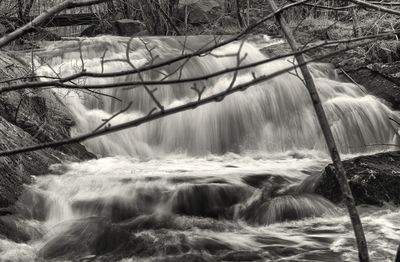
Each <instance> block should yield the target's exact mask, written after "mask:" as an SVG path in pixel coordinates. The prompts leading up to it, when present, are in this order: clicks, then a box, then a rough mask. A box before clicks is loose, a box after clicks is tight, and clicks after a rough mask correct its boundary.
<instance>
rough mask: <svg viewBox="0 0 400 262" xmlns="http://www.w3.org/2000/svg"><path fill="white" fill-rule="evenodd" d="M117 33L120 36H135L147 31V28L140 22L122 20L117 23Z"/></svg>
mask: <svg viewBox="0 0 400 262" xmlns="http://www.w3.org/2000/svg"><path fill="white" fill-rule="evenodd" d="M115 27H116V29H117V33H118V35H120V36H133V35H136V34H137V33H139V32H142V31H143V30H145V29H146V26H145V25H144V24H143V23H142V22H140V21H139V20H132V19H120V20H117V21H115Z"/></svg>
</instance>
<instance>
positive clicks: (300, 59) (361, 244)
mask: <svg viewBox="0 0 400 262" xmlns="http://www.w3.org/2000/svg"><path fill="white" fill-rule="evenodd" d="M268 3H269V5H270V6H271V8H272V11H274V12H275V11H277V10H278V7H277V6H276V4H275V2H274V0H268ZM276 19H277V22H278V23H279V25H280V27H281V29H282V32H283V35H284V36H285V38H286V40H287V41H288V43H289V45H290V47H291V48H292V50H293V52H296V51H298V50H299V49H298V47H297V43H296V40H295V38H294V36H293V34H292V31H291V30H290V28H289V27H288V25H287V23H286V21H285V19H284V18H283V17H282V15H281V14H280V13H278V14H277V15H276ZM295 58H296V60H297V63H298V64H302V66H300V71H301V73H302V75H303V79H304V82H305V86H306V88H307V90H308V92H309V94H310V97H311V100H312V102H313V106H314V110H315V113H316V115H317V118H318V122H319V124H320V126H321V129H322V133H323V135H324V137H325V141H326V144H327V146H328V150H329V153H330V156H331V159H332V162H333V164H334V166H335V169H336V176H337V179H338V182H339V185H340V188H341V190H342V194H343V199H344V202H345V204H346V206H347V209H348V212H349V215H350V219H351V222H352V225H353V229H354V234H355V237H356V241H357V246H358V256H359V259H360V261H361V262H368V261H369V256H368V246H367V242H366V239H365V235H364V229H363V227H362V224H361V220H360V216H359V215H358V212H357V208H356V205H355V201H354V198H353V195H352V192H351V189H350V186H349V183H348V180H347V177H346V173H345V170H344V167H343V164H342V161H341V159H340V154H339V151H338V149H337V146H336V142H335V139H334V137H333V134H332V131H331V128H330V125H329V121H328V118H327V117H326V114H325V110H324V108H323V106H322V103H321V99H320V97H319V94H318V91H317V88H316V86H315V83H314V80H313V78H312V76H311V73H310V71H309V70H308V67H307V65H306V64H304V63H305V58H304V56H303V55H302V54H299V55H295Z"/></svg>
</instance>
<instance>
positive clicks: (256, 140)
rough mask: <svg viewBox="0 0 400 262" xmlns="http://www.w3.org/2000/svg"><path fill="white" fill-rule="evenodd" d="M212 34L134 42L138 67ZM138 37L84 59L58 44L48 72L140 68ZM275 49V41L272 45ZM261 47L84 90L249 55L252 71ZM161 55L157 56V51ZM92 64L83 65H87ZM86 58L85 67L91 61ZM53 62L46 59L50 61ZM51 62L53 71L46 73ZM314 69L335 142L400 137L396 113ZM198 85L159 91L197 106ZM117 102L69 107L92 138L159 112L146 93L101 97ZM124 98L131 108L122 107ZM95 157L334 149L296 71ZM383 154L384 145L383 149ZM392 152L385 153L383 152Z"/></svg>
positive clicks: (228, 77) (219, 85)
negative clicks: (104, 127)
mask: <svg viewBox="0 0 400 262" xmlns="http://www.w3.org/2000/svg"><path fill="white" fill-rule="evenodd" d="M210 39H211V40H212V38H211V37H207V36H203V37H201V36H196V37H188V38H186V39H185V38H183V37H180V38H179V37H176V38H172V37H146V38H143V39H134V40H132V41H131V42H132V43H131V45H130V50H131V51H130V53H129V56H130V59H131V61H132V62H133V63H134V65H135V67H140V66H143V65H146V64H149V63H151V61H152V60H154V61H153V62H154V63H158V62H160V61H165V60H168V59H170V58H173V57H176V56H179V55H180V54H182V53H189V52H193V51H195V50H198V49H200V48H201V47H204V46H207V44H210V43H212V41H211V42H210ZM127 42H128V38H122V37H111V36H102V37H97V38H93V39H83V41H82V43H81V44H80V46H81V52H79V44H78V42H77V41H65V42H59V43H56V44H53V46H50V47H48V49H47V50H46V51H44V52H42V53H40V54H39V55H40V56H41V58H42V61H43V60H44V61H46V63H44V64H43V66H41V67H40V68H39V70H38V71H39V73H40V74H44V75H52V74H53V71H56V72H59V73H60V75H61V76H67V75H70V74H72V73H75V72H79V71H80V70H81V63H82V61H84V64H85V69H86V70H89V71H91V72H101V71H102V70H103V71H104V72H119V71H121V70H127V69H130V67H129V65H128V64H127V63H126V62H123V61H121V60H123V59H125V58H126V49H127ZM264 44H265V43H264ZM259 45H260V44H259V43H258V44H257V43H255V42H254V41H247V42H245V43H244V44H243V43H241V42H233V43H231V44H228V45H226V46H223V47H220V48H218V49H216V50H214V51H212V52H211V53H209V54H207V55H204V56H196V57H193V58H192V59H189V60H182V61H180V62H177V63H173V64H170V65H168V66H164V67H162V68H158V69H157V70H156V69H155V70H151V71H146V72H144V73H141V75H138V74H132V75H126V76H121V77H114V78H86V79H84V80H80V83H83V84H89V85H96V84H106V83H115V82H123V81H139V80H140V79H143V80H162V79H163V78H165V76H168V77H167V80H173V79H179V78H182V79H185V78H191V77H194V76H201V75H207V74H210V73H214V72H217V71H221V70H224V69H227V68H232V67H235V66H236V65H237V56H235V55H234V54H236V53H238V52H240V57H241V58H242V60H243V61H242V64H241V65H245V64H249V63H254V62H257V61H260V60H262V59H266V56H265V55H264V54H262V53H261V52H260V51H259ZM149 50H151V51H149ZM81 57H82V59H81ZM81 60H82V61H81ZM42 63H43V62H42ZM291 63H293V58H291V57H289V58H286V59H281V60H276V61H273V62H271V63H267V64H263V65H260V66H257V67H254V68H251V69H247V70H242V71H240V72H239V74H238V76H237V80H236V83H237V84H240V83H243V82H247V81H251V79H252V77H253V74H254V75H256V76H261V75H268V74H271V73H273V72H276V71H278V70H281V69H284V68H287V67H289V66H290V65H291ZM45 65H49V66H45ZM310 70H311V72H312V75H313V77H314V80H315V83H316V85H317V88H318V91H319V93H320V96H321V99H322V102H323V106H324V108H325V110H326V112H327V115H328V118H329V121H330V123H331V128H332V131H333V133H334V137H335V139H336V141H337V142H338V145H339V148H340V150H341V152H342V153H358V152H365V151H368V150H369V149H370V148H368V147H367V145H375V144H387V143H393V142H394V140H395V132H394V129H393V127H392V125H391V123H390V121H389V116H390V115H391V114H392V112H391V110H390V108H389V107H388V106H386V105H385V104H383V103H382V102H381V101H379V100H378V99H377V98H375V97H373V96H371V95H368V94H366V91H365V90H364V89H363V88H362V87H360V86H357V85H355V84H352V83H343V82H341V81H339V80H338V77H337V75H336V74H335V71H334V70H333V69H332V68H331V67H330V66H329V65H327V64H315V63H314V64H311V65H310ZM232 77H233V73H230V74H225V75H223V76H219V77H215V78H209V79H206V80H203V81H198V82H196V84H197V86H198V87H205V92H204V94H203V97H205V96H208V95H211V94H214V93H215V92H218V91H222V90H224V89H226V88H227V87H228V86H229V84H230V83H231V81H232ZM192 85H193V83H181V84H175V85H158V86H151V87H150V88H152V89H153V88H157V91H156V92H154V95H155V97H156V98H157V100H158V101H160V102H161V104H162V105H164V107H165V108H169V107H173V106H176V105H180V104H183V103H186V102H188V101H194V100H196V99H197V94H196V92H194V90H192V89H191V87H192ZM100 91H101V92H103V93H105V94H106V95H108V96H112V97H114V98H110V97H107V96H98V95H94V94H90V93H88V92H86V93H85V94H83V93H82V92H81V93H75V94H71V93H70V92H68V94H66V92H65V91H64V95H65V96H66V97H67V98H68V100H67V101H68V102H67V104H68V106H69V108H70V109H71V111H72V113H73V115H74V116H75V118H76V120H77V130H76V131H77V132H78V133H86V132H90V131H92V130H94V129H95V128H96V127H97V126H99V125H100V124H101V123H102V119H107V118H109V117H110V116H111V115H112V114H114V113H116V112H118V111H120V110H121V109H122V108H124V107H126V106H127V104H128V103H130V102H132V106H131V108H130V111H129V112H126V113H123V114H121V115H119V116H118V117H116V118H115V119H114V120H113V121H112V122H111V125H112V124H116V123H122V122H124V121H127V120H133V119H135V118H137V117H140V116H143V115H146V114H147V113H148V112H149V111H150V110H151V109H152V108H154V107H156V105H155V103H154V102H153V101H152V99H151V98H150V96H149V95H148V94H147V93H146V91H145V90H144V88H143V87H141V86H139V87H137V88H134V89H133V88H129V87H128V88H126V87H125V88H114V89H106V90H100ZM118 99H120V100H121V101H119V100H118ZM86 145H87V146H88V147H89V148H90V150H92V151H93V152H94V153H96V154H99V155H102V156H107V155H133V156H154V155H157V154H167V153H171V152H181V153H189V154H193V155H204V154H208V153H215V154H221V153H226V152H236V153H243V152H246V151H262V152H266V153H277V152H286V151H290V150H304V149H306V150H316V151H324V149H325V142H324V140H323V137H322V132H321V130H320V127H319V124H318V121H317V118H316V115H315V113H314V111H313V107H312V103H311V100H310V98H309V95H308V93H307V90H306V88H305V87H304V85H303V83H302V81H301V80H300V79H299V77H298V76H297V75H296V71H292V72H289V73H285V74H282V75H280V76H279V77H276V78H274V79H272V80H269V81H266V82H263V83H261V84H258V85H255V86H253V87H251V88H249V89H248V90H246V91H245V92H241V93H236V94H233V95H231V96H229V97H227V98H226V99H225V100H224V101H223V102H220V103H213V104H209V105H206V106H202V107H199V108H197V109H196V110H191V111H186V112H183V113H179V114H175V115H173V116H169V117H166V118H163V119H161V120H157V121H153V122H151V123H148V124H144V125H142V126H139V127H136V128H133V129H130V130H125V131H123V132H119V133H115V134H112V135H108V136H105V137H101V138H96V139H93V140H90V141H87V142H86ZM374 149H376V148H374ZM378 149H382V147H380V148H379V147H378Z"/></svg>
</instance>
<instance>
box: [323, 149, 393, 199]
mask: <svg viewBox="0 0 400 262" xmlns="http://www.w3.org/2000/svg"><path fill="white" fill-rule="evenodd" d="M343 165H344V168H345V170H346V174H347V177H348V179H349V184H350V188H351V190H352V192H353V196H354V199H355V201H356V204H357V205H360V204H369V205H377V206H382V205H384V204H385V203H391V204H394V205H400V194H399V188H400V152H399V151H397V152H387V153H380V154H375V155H370V156H360V157H356V158H353V159H349V160H346V161H343ZM334 170H335V169H334V167H333V165H332V164H330V165H328V166H327V167H326V168H325V170H324V172H323V173H322V174H321V175H320V178H319V181H318V182H317V183H316V188H315V192H316V193H317V194H320V195H322V196H324V197H325V198H327V199H329V200H331V201H332V202H334V203H341V202H342V200H343V198H342V194H341V190H340V187H339V184H338V182H337V180H336V176H335V171H334Z"/></svg>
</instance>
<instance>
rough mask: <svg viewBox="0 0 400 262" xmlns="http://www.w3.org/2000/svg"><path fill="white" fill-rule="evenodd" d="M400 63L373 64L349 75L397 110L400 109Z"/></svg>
mask: <svg viewBox="0 0 400 262" xmlns="http://www.w3.org/2000/svg"><path fill="white" fill-rule="evenodd" d="M399 72H400V62H395V63H392V64H372V65H369V66H368V67H367V68H362V69H359V70H356V71H353V72H350V73H349V74H350V75H351V77H352V78H353V79H354V80H355V81H356V82H357V83H359V84H360V85H363V86H364V87H365V88H366V89H367V91H368V92H369V93H370V94H371V95H374V96H377V97H379V98H382V99H384V100H386V101H387V102H389V103H390V104H391V105H392V107H393V108H394V109H396V110H399V109H400V86H399V85H400V74H399Z"/></svg>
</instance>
